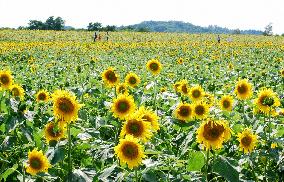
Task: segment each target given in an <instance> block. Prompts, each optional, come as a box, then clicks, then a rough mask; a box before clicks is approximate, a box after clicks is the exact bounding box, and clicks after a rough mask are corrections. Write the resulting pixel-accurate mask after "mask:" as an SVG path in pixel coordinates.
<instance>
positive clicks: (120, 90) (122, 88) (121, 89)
mask: <svg viewBox="0 0 284 182" xmlns="http://www.w3.org/2000/svg"><path fill="white" fill-rule="evenodd" d="M116 93H117V94H128V90H127V85H126V84H125V83H120V84H118V85H117V86H116Z"/></svg>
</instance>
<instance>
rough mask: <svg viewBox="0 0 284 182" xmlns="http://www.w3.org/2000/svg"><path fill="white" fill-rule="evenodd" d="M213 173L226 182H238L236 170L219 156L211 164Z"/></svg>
mask: <svg viewBox="0 0 284 182" xmlns="http://www.w3.org/2000/svg"><path fill="white" fill-rule="evenodd" d="M213 171H214V172H216V173H218V174H219V175H221V176H222V177H224V178H226V180H228V181H232V182H237V181H239V173H238V171H237V169H236V168H235V167H234V166H233V165H232V164H231V163H230V162H229V160H227V159H226V158H225V157H222V156H220V157H219V158H217V160H216V161H215V163H214V164H213Z"/></svg>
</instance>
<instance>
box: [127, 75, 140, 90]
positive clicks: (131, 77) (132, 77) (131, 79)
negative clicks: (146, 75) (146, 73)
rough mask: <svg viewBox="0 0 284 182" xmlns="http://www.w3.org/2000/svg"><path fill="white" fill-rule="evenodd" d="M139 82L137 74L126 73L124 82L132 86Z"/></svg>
mask: <svg viewBox="0 0 284 182" xmlns="http://www.w3.org/2000/svg"><path fill="white" fill-rule="evenodd" d="M140 82H141V80H140V78H139V76H138V75H137V74H135V73H131V72H130V73H128V74H127V75H126V77H125V83H126V84H127V85H129V86H130V87H132V88H134V87H136V86H137V85H138V84H139V83H140Z"/></svg>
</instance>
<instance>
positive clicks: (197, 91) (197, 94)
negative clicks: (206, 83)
mask: <svg viewBox="0 0 284 182" xmlns="http://www.w3.org/2000/svg"><path fill="white" fill-rule="evenodd" d="M200 95H201V93H200V91H199V90H194V91H193V92H192V96H193V97H194V98H198V97H200Z"/></svg>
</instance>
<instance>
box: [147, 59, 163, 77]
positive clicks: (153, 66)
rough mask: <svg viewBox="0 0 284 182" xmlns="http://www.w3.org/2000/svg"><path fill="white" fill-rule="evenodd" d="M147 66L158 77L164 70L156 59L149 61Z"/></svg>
mask: <svg viewBox="0 0 284 182" xmlns="http://www.w3.org/2000/svg"><path fill="white" fill-rule="evenodd" d="M146 66H147V69H148V70H149V71H151V73H152V74H153V75H158V74H159V73H160V72H161V69H162V64H161V63H160V62H159V61H158V60H156V59H151V60H149V61H148V62H147V65H146Z"/></svg>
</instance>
